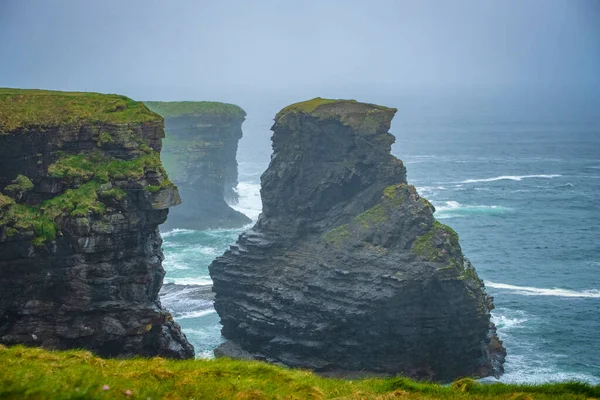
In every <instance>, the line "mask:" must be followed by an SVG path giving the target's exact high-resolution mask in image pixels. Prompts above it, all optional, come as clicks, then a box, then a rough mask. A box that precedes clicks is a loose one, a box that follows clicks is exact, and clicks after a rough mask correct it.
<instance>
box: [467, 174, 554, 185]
mask: <svg viewBox="0 0 600 400" xmlns="http://www.w3.org/2000/svg"><path fill="white" fill-rule="evenodd" d="M560 176H562V175H558V174H550V175H502V176H496V177H493V178H483V179H467V180H465V181H461V182H458V183H477V182H495V181H521V180H523V179H532V178H539V179H552V178H558V177H560Z"/></svg>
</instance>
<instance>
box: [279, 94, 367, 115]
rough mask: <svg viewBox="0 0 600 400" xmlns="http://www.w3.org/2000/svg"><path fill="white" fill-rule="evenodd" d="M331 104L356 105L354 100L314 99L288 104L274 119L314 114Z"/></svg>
mask: <svg viewBox="0 0 600 400" xmlns="http://www.w3.org/2000/svg"><path fill="white" fill-rule="evenodd" d="M332 103H357V101H356V100H343V99H323V98H321V97H315V98H314V99H310V100H306V101H301V102H299V103H294V104H290V105H289V106H287V107H284V108H283V109H282V110H281V111H279V112H278V113H277V115H276V116H275V119H276V120H277V119H279V118H281V117H282V116H283V115H285V114H289V113H303V114H310V113H312V112H314V111H315V110H316V109H317V107H320V106H322V105H324V104H332Z"/></svg>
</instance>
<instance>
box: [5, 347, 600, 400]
mask: <svg viewBox="0 0 600 400" xmlns="http://www.w3.org/2000/svg"><path fill="white" fill-rule="evenodd" d="M598 397H600V386H590V385H586V384H582V383H557V384H545V385H539V386H528V385H504V384H492V385H482V384H478V383H476V382H475V381H473V380H470V379H463V380H460V381H457V382H455V383H453V384H452V385H438V384H433V383H419V382H415V381H412V380H410V379H406V378H401V377H397V378H387V379H363V380H340V379H328V378H322V377H319V376H316V375H314V374H312V373H310V372H307V371H302V370H292V369H287V368H282V367H277V366H273V365H269V364H265V363H262V362H257V361H234V360H229V359H218V360H186V361H175V360H165V359H162V358H153V359H142V358H136V359H130V360H120V359H102V358H99V357H95V356H94V355H92V354H91V353H89V352H87V351H60V352H59V351H46V350H42V349H36V348H26V347H22V346H15V347H11V348H6V347H3V346H0V398H6V399H28V398H29V399H115V398H117V399H118V398H136V399H148V398H150V399H298V400H303V399H381V400H383V399H399V398H401V399H440V398H441V399H507V400H508V399H512V400H517V399H523V400H524V399H588V398H598Z"/></svg>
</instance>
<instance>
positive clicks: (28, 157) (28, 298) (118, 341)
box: [0, 89, 194, 358]
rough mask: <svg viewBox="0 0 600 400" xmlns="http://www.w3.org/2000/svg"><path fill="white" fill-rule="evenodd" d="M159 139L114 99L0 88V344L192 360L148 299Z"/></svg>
mask: <svg viewBox="0 0 600 400" xmlns="http://www.w3.org/2000/svg"><path fill="white" fill-rule="evenodd" d="M163 137H164V131H163V121H162V118H161V117H160V116H158V115H156V114H154V113H152V112H150V111H149V110H148V109H147V108H146V107H145V106H144V105H143V104H141V103H136V102H134V101H132V100H130V99H128V98H126V97H123V96H116V95H100V94H95V93H64V92H50V91H37V90H16V89H0V343H2V344H7V345H13V344H19V343H21V344H26V345H31V346H43V347H46V348H53V349H67V348H86V349H90V350H92V351H94V352H95V353H97V354H99V355H102V356H134V355H142V356H163V357H174V358H190V357H193V356H194V349H193V347H192V346H191V345H190V344H189V343H188V341H187V339H186V337H185V335H184V334H183V333H182V332H181V329H180V327H179V325H178V324H177V323H175V322H174V321H173V318H172V317H171V315H170V314H169V313H168V312H167V311H166V310H165V309H163V308H162V306H161V304H160V300H159V297H158V292H159V290H160V288H161V286H162V281H163V276H164V274H165V271H164V269H163V267H162V261H163V253H162V250H161V244H162V239H161V237H160V234H159V231H158V226H159V224H161V223H163V222H164V221H165V219H166V218H167V213H168V208H169V207H171V206H174V205H177V204H179V203H180V202H181V200H180V198H179V194H178V191H177V187H176V186H175V185H173V184H172V183H171V182H170V181H169V180H168V178H167V176H166V173H165V171H164V169H163V168H162V165H161V162H160V157H159V152H160V150H161V141H162V138H163Z"/></svg>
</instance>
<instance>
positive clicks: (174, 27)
mask: <svg viewBox="0 0 600 400" xmlns="http://www.w3.org/2000/svg"><path fill="white" fill-rule="evenodd" d="M0 54H1V58H0V87H2V86H8V87H31V88H33V87H39V88H47V89H60V90H82V91H83V90H85V91H99V92H111V93H123V94H127V95H129V96H131V97H134V98H136V99H162V100H173V99H182V98H191V99H194V98H195V99H204V98H205V96H204V94H206V95H207V96H208V95H212V97H215V96H214V94H215V93H219V92H220V91H223V92H226V91H228V90H235V89H236V88H246V89H250V90H252V89H253V88H257V87H261V88H265V87H267V88H282V87H307V86H311V87H319V86H320V85H321V86H323V85H338V86H343V87H351V86H365V85H366V86H368V85H371V84H378V85H392V86H393V85H416V86H420V85H433V86H439V85H441V86H444V85H462V86H473V85H475V86H476V85H545V86H557V87H559V86H561V85H592V84H600V1H597V0H495V1H491V0H473V1H456V0H455V1H443V0H439V1H417V0H415V1H394V0H370V1H366V0H356V1H355V0H337V1H335V0H320V1H316V0H315V1H312V0H310V1H308V0H306V1H285V0H280V1H259V0H256V1H249V0H218V1H217V0H213V1H208V0H197V1H191V0H190V1H183V0H179V1H174V0H172V1H166V0H165V1H150V0H143V1H137V0H136V1H133V0H127V1H125V0H102V1H99V0H0ZM217 97H218V96H217Z"/></svg>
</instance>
